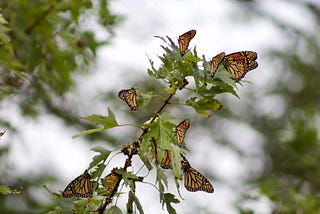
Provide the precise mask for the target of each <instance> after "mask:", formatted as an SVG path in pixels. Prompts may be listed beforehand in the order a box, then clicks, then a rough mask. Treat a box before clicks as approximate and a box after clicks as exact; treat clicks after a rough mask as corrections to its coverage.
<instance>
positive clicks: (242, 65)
mask: <svg viewBox="0 0 320 214" xmlns="http://www.w3.org/2000/svg"><path fill="white" fill-rule="evenodd" d="M257 57H258V56H257V53H256V52H254V51H241V52H236V53H232V54H228V55H226V56H225V57H224V59H223V63H224V66H225V68H226V69H227V71H228V72H230V73H231V75H232V77H233V79H234V80H236V81H239V80H241V79H242V78H243V77H244V76H245V75H246V73H247V72H249V71H251V70H253V69H255V68H257V67H258V63H257V62H256V61H255V60H256V59H257Z"/></svg>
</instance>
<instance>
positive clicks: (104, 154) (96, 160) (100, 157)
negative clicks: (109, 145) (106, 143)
mask: <svg viewBox="0 0 320 214" xmlns="http://www.w3.org/2000/svg"><path fill="white" fill-rule="evenodd" d="M91 150H92V151H94V152H98V153H100V154H98V155H96V156H94V157H93V159H92V161H91V163H90V164H89V168H88V169H92V168H93V167H95V166H97V165H98V163H100V162H101V161H103V162H104V161H105V160H106V159H107V158H108V156H109V155H110V153H111V151H110V150H107V149H105V148H103V147H101V146H97V147H93V148H92V149H91Z"/></svg>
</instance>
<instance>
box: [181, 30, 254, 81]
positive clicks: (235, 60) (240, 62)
mask: <svg viewBox="0 0 320 214" xmlns="http://www.w3.org/2000/svg"><path fill="white" fill-rule="evenodd" d="M195 35H196V30H190V31H188V32H186V33H184V34H182V35H181V36H179V39H178V44H179V51H180V53H181V55H184V54H185V53H186V51H187V50H188V47H189V43H190V41H191V40H192V39H193V37H194V36H195ZM257 58H258V56H257V53H256V52H254V51H240V52H235V53H231V54H228V55H225V53H224V52H221V53H219V54H218V55H216V56H214V57H213V58H212V60H211V68H210V74H211V76H212V77H213V76H214V75H215V73H216V71H217V69H218V67H219V65H220V64H223V65H224V67H225V69H226V70H227V71H228V72H229V73H230V74H231V76H232V78H233V79H234V80H235V81H239V80H241V79H242V78H243V77H244V76H245V75H246V73H248V72H249V71H251V70H253V69H255V68H257V67H258V63H257V62H256V59H257Z"/></svg>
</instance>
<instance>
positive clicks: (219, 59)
mask: <svg viewBox="0 0 320 214" xmlns="http://www.w3.org/2000/svg"><path fill="white" fill-rule="evenodd" d="M224 56H225V53H224V52H221V53H219V54H217V55H216V56H214V57H213V58H212V60H211V68H210V74H211V77H213V76H214V75H215V73H216V71H217V69H218V66H219V65H220V64H221V62H222V60H223V58H224Z"/></svg>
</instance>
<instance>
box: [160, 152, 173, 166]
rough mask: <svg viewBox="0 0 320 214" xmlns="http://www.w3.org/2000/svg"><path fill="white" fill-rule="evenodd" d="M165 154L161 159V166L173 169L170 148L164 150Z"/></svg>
mask: <svg viewBox="0 0 320 214" xmlns="http://www.w3.org/2000/svg"><path fill="white" fill-rule="evenodd" d="M164 152H165V153H164V156H163V158H162V159H161V161H160V166H161V167H162V168H164V169H172V164H171V158H170V156H171V153H170V151H169V150H165V151H164Z"/></svg>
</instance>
